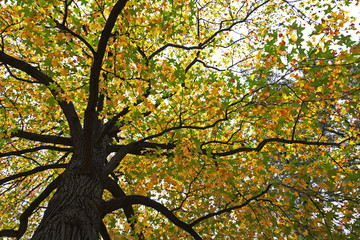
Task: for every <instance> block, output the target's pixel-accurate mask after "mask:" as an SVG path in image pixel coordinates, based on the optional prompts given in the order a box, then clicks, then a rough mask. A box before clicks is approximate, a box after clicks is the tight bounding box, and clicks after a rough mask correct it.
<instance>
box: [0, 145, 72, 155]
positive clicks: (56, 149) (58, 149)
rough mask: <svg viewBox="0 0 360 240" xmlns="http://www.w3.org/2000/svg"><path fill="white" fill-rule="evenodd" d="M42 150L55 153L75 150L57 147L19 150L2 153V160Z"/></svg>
mask: <svg viewBox="0 0 360 240" xmlns="http://www.w3.org/2000/svg"><path fill="white" fill-rule="evenodd" d="M40 150H54V151H59V152H72V150H73V149H72V148H62V147H56V146H39V147H34V148H28V149H22V150H18V151H11V152H6V153H0V158H2V157H8V156H20V155H21V154H24V153H32V152H37V151H40Z"/></svg>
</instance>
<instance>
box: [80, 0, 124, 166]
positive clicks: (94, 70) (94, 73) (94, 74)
mask: <svg viewBox="0 0 360 240" xmlns="http://www.w3.org/2000/svg"><path fill="white" fill-rule="evenodd" d="M126 2H127V0H119V1H117V3H116V4H115V6H114V7H113V9H112V10H111V12H110V15H109V17H108V19H107V21H106V23H105V27H104V29H103V30H102V33H101V37H100V40H99V44H98V49H97V51H96V53H95V55H94V61H93V63H92V66H91V71H90V86H89V98H88V102H87V106H86V110H85V118H84V153H85V155H84V160H83V162H82V169H83V170H84V171H89V170H90V168H91V158H92V145H93V141H94V139H93V136H92V134H93V128H94V124H95V118H96V117H97V116H96V112H95V110H96V105H97V102H98V98H99V77H100V72H101V65H102V62H103V59H104V55H105V50H106V46H107V44H108V40H109V38H110V36H111V31H112V29H113V28H114V26H115V23H116V20H117V18H118V16H119V14H120V13H121V11H122V10H123V9H124V7H125V5H126Z"/></svg>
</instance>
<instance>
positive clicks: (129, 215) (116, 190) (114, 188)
mask: <svg viewBox="0 0 360 240" xmlns="http://www.w3.org/2000/svg"><path fill="white" fill-rule="evenodd" d="M104 188H105V189H106V190H108V191H109V192H110V193H111V194H112V195H113V196H114V197H115V198H120V197H125V196H126V194H125V192H124V191H123V190H122V188H121V187H120V186H119V185H118V184H117V183H116V182H115V180H113V179H111V178H109V177H106V178H105V180H104ZM123 210H124V213H125V216H126V219H127V222H128V223H130V226H131V228H132V229H133V230H135V223H136V219H135V222H134V220H132V219H133V217H134V216H135V212H134V209H133V207H132V206H131V205H127V206H124V207H123ZM138 237H139V239H144V236H143V234H141V233H139V234H138Z"/></svg>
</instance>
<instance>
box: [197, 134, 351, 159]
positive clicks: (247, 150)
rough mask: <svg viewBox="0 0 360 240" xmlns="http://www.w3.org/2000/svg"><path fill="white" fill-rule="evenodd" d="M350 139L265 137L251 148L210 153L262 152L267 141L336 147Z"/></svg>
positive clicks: (216, 154) (204, 151)
mask: <svg viewBox="0 0 360 240" xmlns="http://www.w3.org/2000/svg"><path fill="white" fill-rule="evenodd" d="M348 140H350V138H348V139H345V140H343V141H341V142H339V143H336V142H310V141H306V140H289V139H283V138H268V139H265V140H263V141H261V142H260V143H259V145H258V146H257V147H255V148H249V147H241V148H236V149H233V150H230V151H226V152H215V153H214V152H212V153H210V154H211V155H212V156H214V157H215V156H219V157H223V156H229V155H233V154H236V153H240V152H260V151H261V149H262V148H263V147H264V146H265V145H266V144H267V143H271V142H278V143H285V144H303V145H310V146H334V147H340V145H341V144H343V143H344V142H346V141H348ZM202 152H203V153H204V154H206V153H207V151H206V149H202Z"/></svg>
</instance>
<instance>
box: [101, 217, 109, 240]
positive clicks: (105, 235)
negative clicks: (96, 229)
mask: <svg viewBox="0 0 360 240" xmlns="http://www.w3.org/2000/svg"><path fill="white" fill-rule="evenodd" d="M100 234H101V237H102V239H103V240H111V237H110V235H109V233H108V231H107V229H106V226H105V223H104V222H103V221H101V223H100Z"/></svg>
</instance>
